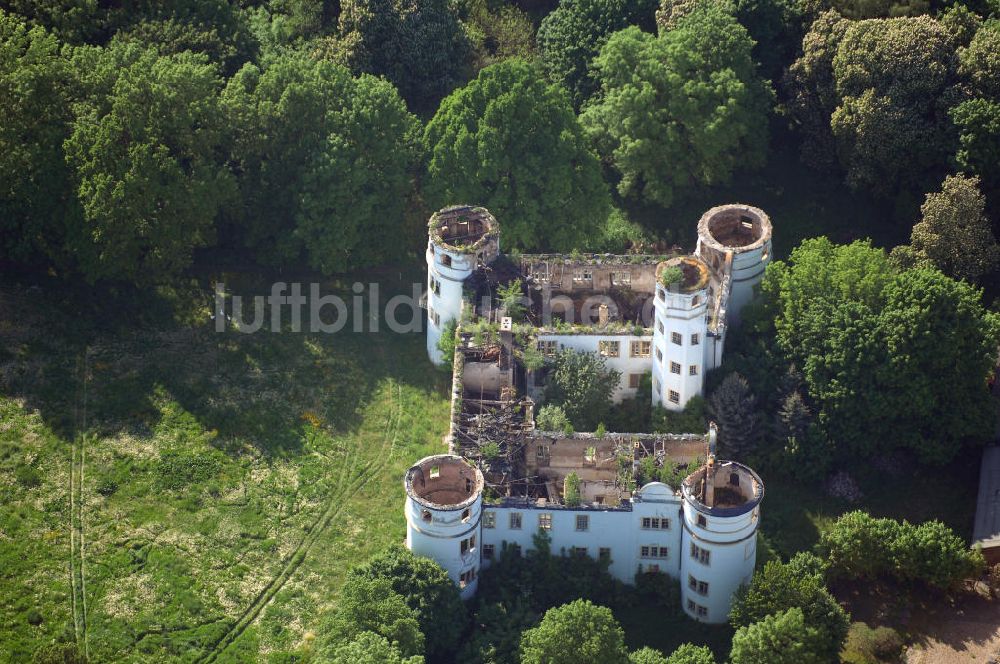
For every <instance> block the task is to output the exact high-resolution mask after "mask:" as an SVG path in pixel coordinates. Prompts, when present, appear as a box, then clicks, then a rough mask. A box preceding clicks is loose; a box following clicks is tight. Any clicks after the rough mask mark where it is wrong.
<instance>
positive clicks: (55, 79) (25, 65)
mask: <svg viewBox="0 0 1000 664" xmlns="http://www.w3.org/2000/svg"><path fill="white" fill-rule="evenodd" d="M74 95H75V84H74V76H73V72H72V70H71V68H70V66H69V62H68V60H66V59H65V58H64V57H62V55H61V54H60V45H59V42H58V41H57V40H56V38H55V37H54V36H52V35H51V34H49V33H48V32H46V31H45V30H44V29H42V28H40V27H30V26H29V25H28V24H27V23H26V22H25V21H24V20H23V19H22V18H20V17H18V16H15V15H13V14H8V13H6V12H3V11H2V10H0V117H2V118H3V121H2V122H0V256H4V257H5V258H7V259H8V260H15V261H21V262H30V261H37V260H44V258H46V257H48V258H59V257H60V256H62V255H63V254H64V251H65V246H64V245H65V243H66V235H67V228H68V227H70V226H72V225H74V223H79V216H80V210H79V206H78V204H77V201H76V195H75V192H74V190H73V182H72V178H71V173H70V170H69V168H68V166H67V164H66V160H65V158H64V156H63V151H62V143H63V141H64V140H65V139H66V137H67V136H68V135H69V132H70V123H71V121H72V117H73V115H72V110H71V108H70V102H71V100H72V98H73V96H74Z"/></svg>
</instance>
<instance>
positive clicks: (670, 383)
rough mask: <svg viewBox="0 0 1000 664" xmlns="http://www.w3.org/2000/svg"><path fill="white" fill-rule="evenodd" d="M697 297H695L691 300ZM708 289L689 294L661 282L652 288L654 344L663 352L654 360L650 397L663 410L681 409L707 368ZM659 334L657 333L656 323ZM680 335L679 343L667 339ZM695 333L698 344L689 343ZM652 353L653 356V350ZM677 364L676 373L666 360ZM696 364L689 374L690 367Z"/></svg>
mask: <svg viewBox="0 0 1000 664" xmlns="http://www.w3.org/2000/svg"><path fill="white" fill-rule="evenodd" d="M695 298H697V300H696V299H695ZM707 304H708V291H707V290H706V289H701V290H698V291H695V292H692V293H671V292H670V291H668V290H667V289H665V288H664V287H663V286H662V285H660V284H658V285H657V287H656V299H655V308H654V311H655V317H656V320H655V323H654V326H653V338H654V342H655V343H654V345H655V346H656V347H657V348H659V349H660V351H661V353H662V354H663V361H662V362H660V361H658V360H655V359H654V363H653V376H654V378H656V379H657V381H658V382H659V391H657V389H656V385H655V384H654V386H653V393H652V395H651V396H652V400H653V403H654V404H658V405H661V406H663V407H664V408H666V409H667V410H674V411H678V410H683V408H684V406H685V405H686V404H687V402H688V400H690V399H691V397H693V396H696V395H699V394H701V392H702V387H703V385H704V383H705V372H706V371H707V367H706V362H705V355H706V350H705V347H706V344H708V343H709V341H710V340H709V339H708V337H707V331H708V320H707V318H706V311H707ZM661 323H662V325H663V333H662V334H661V333H660V324H661ZM674 332H678V333H680V335H681V344H680V345H678V344H675V343H673V341H671V338H672V334H673V333H674ZM694 334H697V335H698V343H697V344H692V343H691V338H692V335H694ZM653 356H654V358H656V351H655V349H654V351H653ZM671 362H676V363H677V364H679V365H681V372H680V374H675V373H672V372H671V371H670V363H671ZM692 366H695V367H697V374H696V375H694V376H692V375H691V373H690V368H691V367H692ZM670 390H674V391H675V392H677V393H678V394H679V395H680V399H679V402H678V403H673V402H672V401H670Z"/></svg>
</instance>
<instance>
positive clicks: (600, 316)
mask: <svg viewBox="0 0 1000 664" xmlns="http://www.w3.org/2000/svg"><path fill="white" fill-rule="evenodd" d="M597 324H598V325H600V326H601V327H604V326H605V325H607V324H608V305H607V303H605V302H602V303H601V306H600V307H599V308H598V309H597Z"/></svg>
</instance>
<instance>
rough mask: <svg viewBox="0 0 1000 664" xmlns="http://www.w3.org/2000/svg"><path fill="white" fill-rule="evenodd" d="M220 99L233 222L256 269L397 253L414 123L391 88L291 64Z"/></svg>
mask: <svg viewBox="0 0 1000 664" xmlns="http://www.w3.org/2000/svg"><path fill="white" fill-rule="evenodd" d="M223 100H224V107H225V109H226V112H227V115H228V117H229V118H230V124H231V126H232V127H233V128H234V129H233V134H234V140H233V142H232V149H231V155H232V157H231V159H232V162H233V164H234V167H235V170H236V172H237V176H238V181H239V185H240V189H241V192H242V198H243V200H244V206H243V208H242V210H241V213H242V214H241V215H233V216H237V218H236V219H235V220H233V221H235V222H237V223H239V225H240V226H241V227H242V229H243V231H244V241H245V242H246V244H248V245H249V246H251V247H253V248H254V249H255V251H256V252H257V253H258V255H259V256H260V257H262V259H263V260H264V262H268V263H275V264H282V263H287V262H290V261H294V260H296V259H297V258H298V257H299V256H300V255H301V254H303V253H305V255H306V257H307V260H308V262H309V264H310V265H311V266H312V267H314V268H316V269H318V270H320V271H322V272H324V273H331V272H337V271H346V270H350V269H357V268H361V267H367V266H370V265H373V264H378V263H381V262H384V261H386V260H388V259H393V258H397V257H398V256H399V255H400V254H401V253H402V251H403V250H404V249H405V248H406V246H407V245H406V241H407V240H408V239H409V238H408V237H407V235H406V234H405V233H401V232H400V229H401V227H402V226H403V218H404V213H405V208H406V204H407V199H408V197H409V196H410V194H411V189H412V181H413V178H414V177H415V172H416V167H417V164H418V163H419V161H418V160H419V123H418V121H417V120H416V118H415V117H414V116H413V115H411V114H410V113H409V112H407V110H406V107H405V105H404V104H403V102H402V100H401V99H400V98H399V95H398V94H397V93H396V91H395V90H394V89H393V88H392V86H391V85H390V84H388V83H387V82H385V81H380V80H377V79H375V78H373V77H370V76H362V77H360V78H357V79H355V78H352V77H351V75H350V73H349V72H348V71H347V69H345V68H344V67H342V66H339V65H335V64H333V63H330V62H322V61H315V60H312V59H310V58H307V57H303V56H299V55H294V54H293V55H286V56H281V57H278V58H275V59H273V60H272V61H270V62H269V64H268V65H267V67H266V68H265V69H264V70H263V71H261V69H260V68H258V67H257V66H256V65H246V66H245V67H244V68H243V69H242V70H240V72H238V73H237V75H236V76H234V77H233V78H232V79H231V80H230V82H229V85H228V86H227V88H226V90H225V93H224V96H223ZM372 238H377V241H372Z"/></svg>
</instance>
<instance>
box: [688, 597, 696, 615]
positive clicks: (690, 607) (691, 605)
mask: <svg viewBox="0 0 1000 664" xmlns="http://www.w3.org/2000/svg"><path fill="white" fill-rule="evenodd" d="M695 606H696V604H695V603H694V600H693V599H689V600H688V603H687V610H688V611H690V612H691V613H694V610H695Z"/></svg>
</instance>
